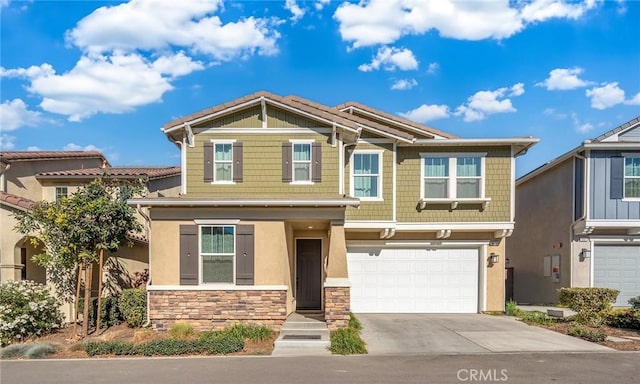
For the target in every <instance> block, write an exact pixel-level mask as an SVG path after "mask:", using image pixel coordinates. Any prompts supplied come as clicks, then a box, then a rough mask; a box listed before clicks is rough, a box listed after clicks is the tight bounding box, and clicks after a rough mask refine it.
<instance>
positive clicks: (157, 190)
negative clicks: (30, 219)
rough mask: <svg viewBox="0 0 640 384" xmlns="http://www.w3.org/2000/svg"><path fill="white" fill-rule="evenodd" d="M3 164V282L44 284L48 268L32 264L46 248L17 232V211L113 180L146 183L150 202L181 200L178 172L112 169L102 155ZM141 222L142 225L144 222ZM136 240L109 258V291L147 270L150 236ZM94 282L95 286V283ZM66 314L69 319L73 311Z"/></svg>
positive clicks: (7, 155)
mask: <svg viewBox="0 0 640 384" xmlns="http://www.w3.org/2000/svg"><path fill="white" fill-rule="evenodd" d="M0 164H1V166H2V168H1V169H0V170H1V173H0V223H1V224H2V226H1V235H2V240H1V241H0V256H1V259H0V281H10V280H34V281H36V282H39V283H46V273H45V270H44V268H42V267H40V266H38V265H37V264H35V263H34V262H33V261H32V260H31V258H32V257H33V255H36V254H38V253H40V252H42V248H41V247H38V246H34V245H33V244H31V242H30V241H29V239H28V237H27V236H25V235H23V234H21V233H18V232H16V231H15V230H14V226H15V224H16V221H15V218H14V217H13V214H14V213H15V212H16V211H17V210H21V211H27V210H29V209H30V208H31V207H32V206H33V205H34V204H36V203H37V202H39V201H43V200H47V201H54V200H56V199H59V198H61V197H63V196H69V195H71V194H72V193H73V192H75V191H76V190H77V188H78V187H79V186H82V185H84V184H87V183H89V182H91V181H92V180H94V179H96V178H99V177H101V176H106V177H110V178H113V179H114V180H128V179H140V178H142V179H143V180H145V181H146V183H145V191H144V195H145V196H149V197H162V196H177V195H178V193H179V191H180V167H111V166H110V165H109V163H108V162H107V160H106V159H105V158H104V156H103V155H102V154H101V153H100V152H89V151H77V152H71V151H59V152H43V151H28V152H0ZM139 219H140V222H141V223H144V219H143V217H142V216H139ZM132 240H133V243H134V246H133V247H127V246H122V247H121V248H120V250H119V251H118V252H117V253H116V254H109V256H113V257H109V258H108V259H107V261H106V263H105V275H104V276H105V289H106V290H107V291H109V290H118V289H120V288H121V287H122V286H124V287H126V286H127V284H130V282H131V281H130V279H131V275H132V274H133V273H134V272H142V271H143V270H144V269H146V268H148V253H149V252H148V241H147V238H146V234H145V233H141V234H138V235H133V236H132ZM95 273H96V274H97V273H98V271H97V269H95ZM96 277H97V275H96ZM93 281H94V282H96V284H97V278H94V279H93ZM95 288H97V286H96V287H94V289H95ZM63 309H64V311H65V313H67V314H69V308H66V307H65V308H63Z"/></svg>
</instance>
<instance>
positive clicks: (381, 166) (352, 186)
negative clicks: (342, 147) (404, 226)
mask: <svg viewBox="0 0 640 384" xmlns="http://www.w3.org/2000/svg"><path fill="white" fill-rule="evenodd" d="M367 154H376V155H378V174H377V176H378V196H376V197H362V196H356V194H355V183H354V178H355V174H354V172H353V163H354V162H355V160H354V159H355V155H367ZM383 155H384V150H381V149H356V150H354V151H353V153H352V155H351V161H350V162H349V179H350V180H349V195H350V196H351V197H355V198H357V199H360V200H361V201H384V193H383V191H382V186H383V185H384V184H383V183H382V174H383V173H384V172H383V169H384V163H383ZM363 176H365V175H363ZM366 176H376V175H374V174H370V175H366Z"/></svg>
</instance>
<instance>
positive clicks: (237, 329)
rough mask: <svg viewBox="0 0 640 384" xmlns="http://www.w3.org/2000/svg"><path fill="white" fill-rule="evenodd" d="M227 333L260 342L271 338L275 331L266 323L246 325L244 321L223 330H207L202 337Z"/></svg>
mask: <svg viewBox="0 0 640 384" xmlns="http://www.w3.org/2000/svg"><path fill="white" fill-rule="evenodd" d="M220 334H222V335H227V336H230V337H235V338H239V339H241V340H244V339H249V340H251V341H253V342H260V341H265V340H268V339H270V338H271V337H272V336H273V331H272V330H271V328H269V327H267V326H266V325H261V326H256V325H245V324H242V323H238V324H233V325H232V326H230V327H227V328H225V329H223V330H222V331H210V332H205V333H204V334H203V335H202V337H203V338H208V337H214V338H215V337H217V336H218V335H220Z"/></svg>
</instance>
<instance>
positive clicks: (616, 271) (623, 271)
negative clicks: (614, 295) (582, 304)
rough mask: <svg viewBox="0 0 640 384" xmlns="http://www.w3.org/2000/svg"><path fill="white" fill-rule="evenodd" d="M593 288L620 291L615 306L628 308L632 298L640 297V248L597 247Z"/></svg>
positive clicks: (620, 246)
mask: <svg viewBox="0 0 640 384" xmlns="http://www.w3.org/2000/svg"><path fill="white" fill-rule="evenodd" d="M593 286H594V287H603V288H613V289H617V290H619V291H620V294H619V295H618V300H617V301H616V304H615V305H618V306H628V305H629V303H628V300H629V299H630V298H632V297H635V296H639V295H640V246H637V245H596V246H595V249H594V256H593Z"/></svg>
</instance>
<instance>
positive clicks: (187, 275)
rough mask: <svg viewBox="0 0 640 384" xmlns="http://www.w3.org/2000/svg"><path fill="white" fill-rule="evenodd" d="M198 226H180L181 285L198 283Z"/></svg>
mask: <svg viewBox="0 0 640 384" xmlns="http://www.w3.org/2000/svg"><path fill="white" fill-rule="evenodd" d="M198 259H199V254H198V226H197V225H181V226H180V285H198V265H199V263H198Z"/></svg>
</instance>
